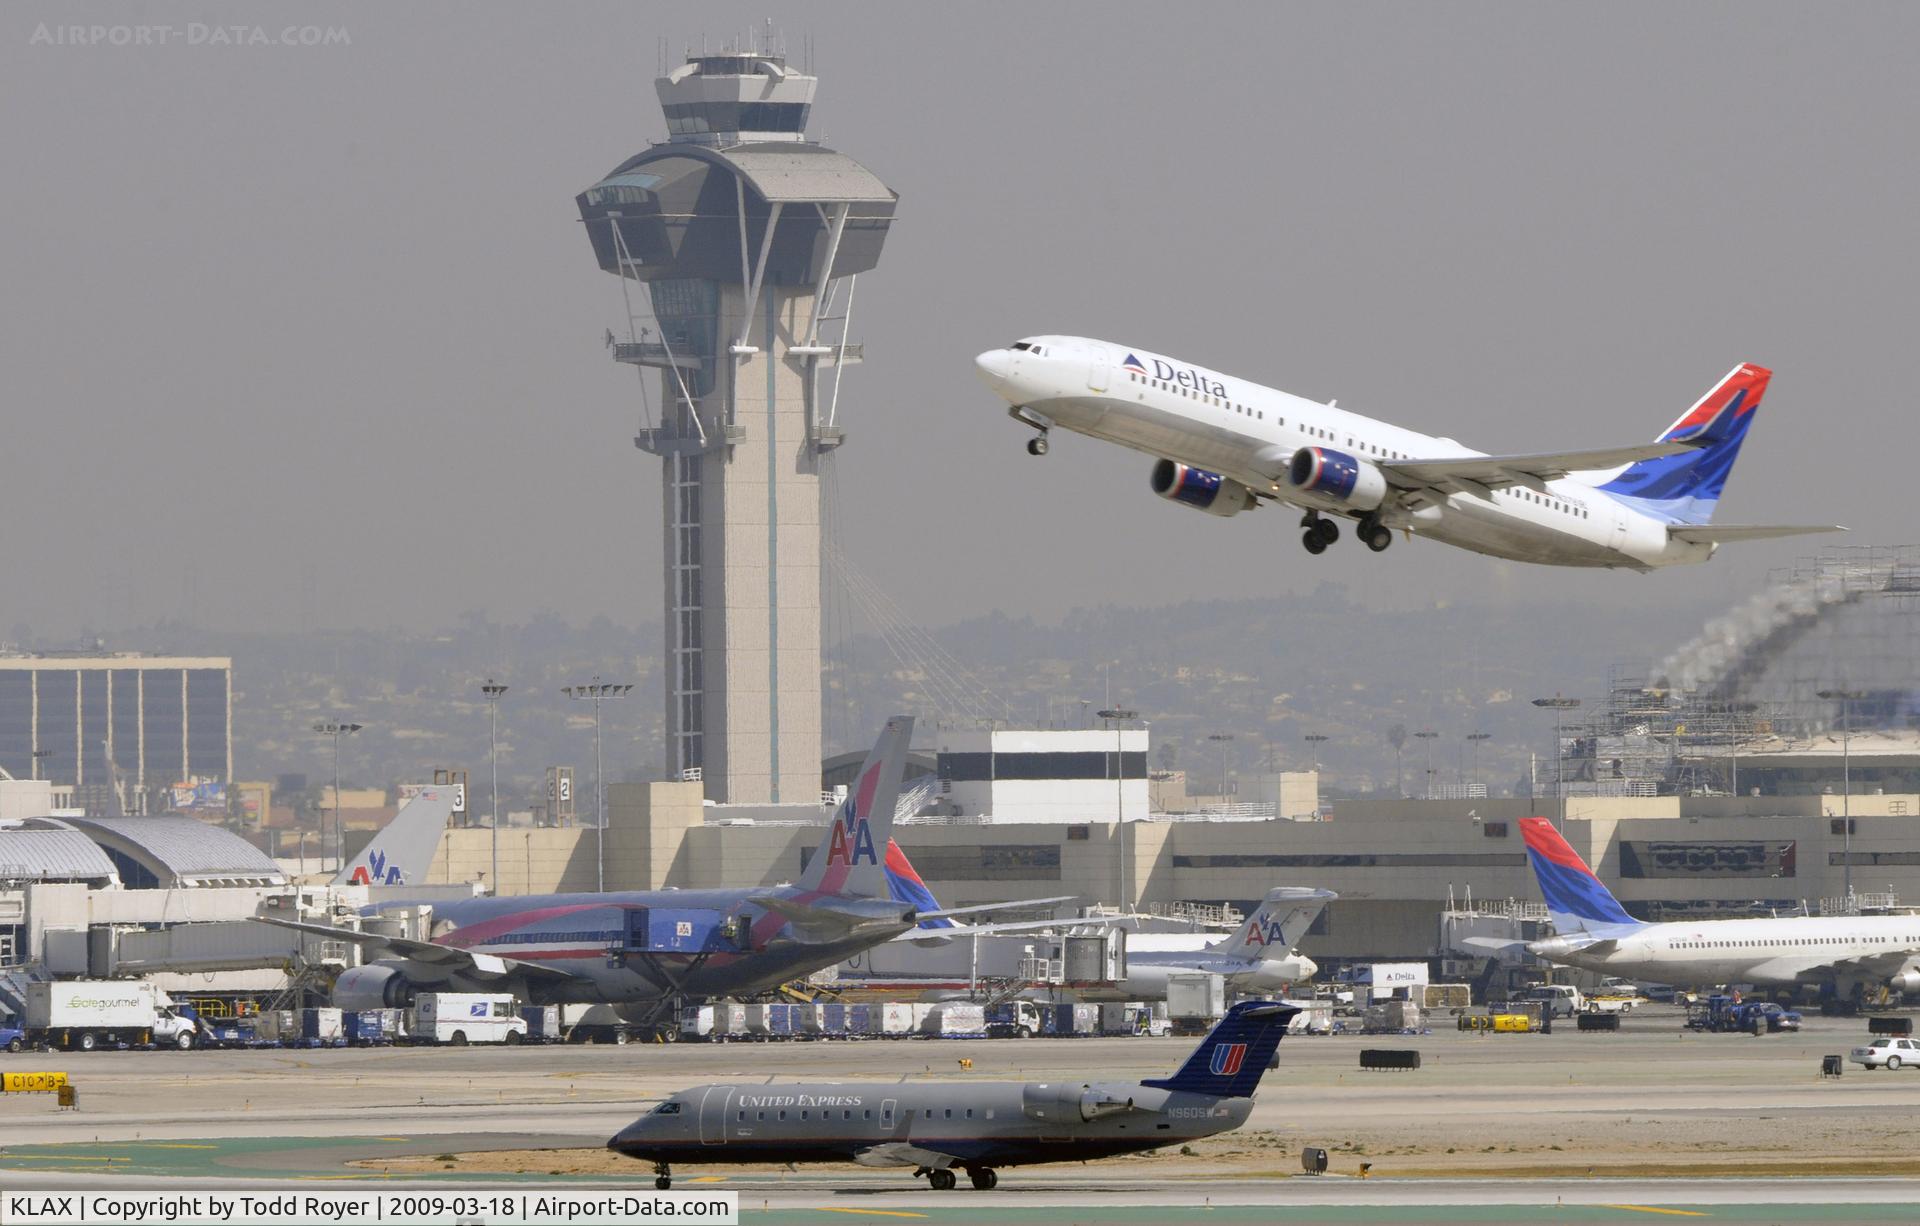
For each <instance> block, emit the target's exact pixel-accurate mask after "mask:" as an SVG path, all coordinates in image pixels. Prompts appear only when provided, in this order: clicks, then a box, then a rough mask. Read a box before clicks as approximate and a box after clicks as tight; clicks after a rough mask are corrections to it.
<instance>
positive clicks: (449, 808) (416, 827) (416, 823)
mask: <svg viewBox="0 0 1920 1226" xmlns="http://www.w3.org/2000/svg"><path fill="white" fill-rule="evenodd" d="M454 791H455V789H454V787H453V786H452V785H450V784H435V785H434V786H432V787H428V788H422V789H420V792H419V794H418V795H416V796H415V797H414V798H413V799H412V800H409V801H408V802H407V803H406V804H404V805H402V806H400V812H398V813H396V814H394V815H393V820H392V821H390V822H388V823H387V824H386V825H385V826H384V827H382V828H381V830H380V832H379V833H378V834H376V835H374V836H373V840H372V841H371V842H369V843H368V844H367V845H366V846H365V847H362V848H361V849H360V854H359V855H357V856H355V857H354V858H353V859H351V860H349V861H348V862H347V863H346V866H345V867H343V868H342V869H341V870H340V872H339V874H338V875H336V876H335V877H334V879H333V884H334V885H420V884H422V883H424V882H425V881H426V879H427V870H428V869H429V868H431V867H433V856H434V853H435V852H437V851H439V850H440V834H441V832H442V831H444V830H445V829H446V828H447V819H448V818H450V817H452V816H453V800H454ZM488 884H489V885H492V884H493V883H492V882H488Z"/></svg>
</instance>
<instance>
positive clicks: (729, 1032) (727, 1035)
mask: <svg viewBox="0 0 1920 1226" xmlns="http://www.w3.org/2000/svg"><path fill="white" fill-rule="evenodd" d="M713 1029H714V1033H715V1034H716V1036H718V1037H719V1038H720V1040H721V1041H723V1042H724V1041H727V1040H731V1039H744V1038H746V1037H747V1007H746V1006H745V1005H743V1004H741V1003H740V1002H739V1001H737V1000H723V1001H719V1002H718V1003H716V1004H715V1005H714V1006H713Z"/></svg>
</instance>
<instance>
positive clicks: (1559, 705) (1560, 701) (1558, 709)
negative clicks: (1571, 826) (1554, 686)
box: [1533, 694, 1580, 830]
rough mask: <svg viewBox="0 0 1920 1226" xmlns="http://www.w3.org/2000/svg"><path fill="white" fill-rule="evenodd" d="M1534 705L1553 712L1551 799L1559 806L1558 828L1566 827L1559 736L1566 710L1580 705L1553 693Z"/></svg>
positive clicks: (1564, 778) (1563, 758) (1563, 766)
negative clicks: (1550, 696)
mask: <svg viewBox="0 0 1920 1226" xmlns="http://www.w3.org/2000/svg"><path fill="white" fill-rule="evenodd" d="M1533 705H1534V706H1536V707H1544V708H1546V709H1547V710H1549V711H1552V712H1553V799H1554V801H1555V802H1556V803H1557V804H1558V805H1559V808H1560V820H1559V822H1558V823H1556V825H1557V826H1558V828H1559V829H1561V830H1565V829H1566V828H1567V772H1566V755H1565V754H1564V753H1562V752H1561V750H1560V738H1561V736H1562V735H1563V729H1564V725H1565V720H1566V715H1567V712H1569V711H1571V710H1573V709H1574V708H1575V707H1577V706H1579V705H1580V700H1579V699H1578V698H1562V697H1561V696H1560V695H1558V694H1555V695H1554V696H1553V697H1552V698H1536V699H1534V700H1533Z"/></svg>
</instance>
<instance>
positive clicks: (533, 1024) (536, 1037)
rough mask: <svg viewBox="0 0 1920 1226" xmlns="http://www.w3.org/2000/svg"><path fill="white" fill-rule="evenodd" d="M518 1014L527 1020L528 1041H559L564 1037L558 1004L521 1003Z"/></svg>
mask: <svg viewBox="0 0 1920 1226" xmlns="http://www.w3.org/2000/svg"><path fill="white" fill-rule="evenodd" d="M520 1016H521V1017H523V1018H525V1019H526V1021H527V1042H529V1043H559V1042H561V1041H562V1040H564V1039H565V1038H566V1033H565V1028H564V1027H563V1026H562V1024H561V1020H560V1006H559V1005H523V1006H521V1009H520Z"/></svg>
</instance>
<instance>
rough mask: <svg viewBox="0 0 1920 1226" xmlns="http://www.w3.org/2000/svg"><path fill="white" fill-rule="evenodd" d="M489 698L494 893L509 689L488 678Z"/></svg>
mask: <svg viewBox="0 0 1920 1226" xmlns="http://www.w3.org/2000/svg"><path fill="white" fill-rule="evenodd" d="M480 692H481V693H482V694H484V695H486V697H487V773H488V774H489V775H491V776H493V811H492V813H491V814H490V815H489V816H488V818H487V826H488V827H489V829H490V830H491V832H492V844H493V846H492V848H491V850H492V853H493V877H492V878H491V880H492V881H493V892H494V893H495V894H498V893H499V892H500V695H502V694H504V693H506V692H507V687H506V686H504V685H501V684H500V683H499V682H497V681H495V680H494V679H493V678H492V677H488V678H487V679H486V680H485V681H483V682H481V683H480Z"/></svg>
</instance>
